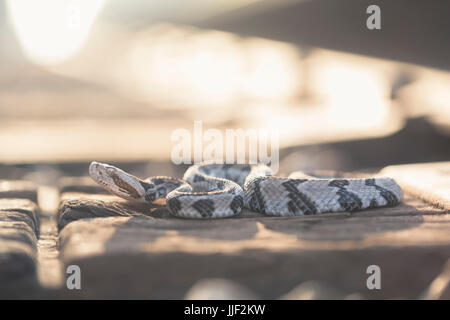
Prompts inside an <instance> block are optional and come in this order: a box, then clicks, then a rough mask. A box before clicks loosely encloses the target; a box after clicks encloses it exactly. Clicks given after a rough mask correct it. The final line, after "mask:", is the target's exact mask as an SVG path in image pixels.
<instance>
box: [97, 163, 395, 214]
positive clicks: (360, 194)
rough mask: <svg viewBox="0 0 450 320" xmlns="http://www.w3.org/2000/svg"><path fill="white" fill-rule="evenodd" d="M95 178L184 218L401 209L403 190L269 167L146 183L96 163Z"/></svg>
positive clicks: (196, 170)
mask: <svg viewBox="0 0 450 320" xmlns="http://www.w3.org/2000/svg"><path fill="white" fill-rule="evenodd" d="M89 174H90V176H91V177H92V179H94V180H95V181H96V182H97V183H98V184H100V185H101V186H102V187H103V188H105V189H107V190H108V191H110V192H111V193H113V194H116V195H118V196H119V197H122V198H125V199H128V200H132V201H139V202H148V203H153V202H154V201H155V200H157V199H160V198H165V199H166V205H167V207H168V209H169V211H170V212H171V213H172V214H173V215H174V216H177V217H182V218H223V217H231V216H235V215H238V214H239V213H240V212H241V210H242V208H244V207H245V208H248V209H250V210H253V211H257V212H260V213H263V214H266V215H270V216H298V215H310V214H319V213H326V212H338V211H357V210H362V209H367V208H377V207H385V206H395V205H397V204H398V203H399V202H400V201H401V199H402V190H401V189H400V187H399V186H398V184H397V183H396V182H395V181H394V180H393V179H392V178H366V179H341V178H326V179H324V178H315V177H311V176H307V175H305V174H303V173H300V172H295V173H293V174H291V175H290V176H289V177H288V178H282V177H275V176H272V172H271V170H270V168H268V167H267V166H265V165H262V164H259V165H244V164H235V165H229V164H214V163H200V164H196V165H193V166H191V167H189V169H188V170H187V171H186V172H185V174H184V177H183V180H180V179H175V178H171V177H165V176H156V177H150V178H147V179H145V180H142V179H140V178H137V177H135V176H133V175H131V174H128V173H126V172H125V171H123V170H121V169H119V168H116V167H113V166H111V165H108V164H103V163H98V162H92V163H91V165H90V166H89Z"/></svg>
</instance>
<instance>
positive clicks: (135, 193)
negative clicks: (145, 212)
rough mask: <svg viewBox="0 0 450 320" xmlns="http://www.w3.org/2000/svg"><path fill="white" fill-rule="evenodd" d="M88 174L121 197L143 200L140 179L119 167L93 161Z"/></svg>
mask: <svg viewBox="0 0 450 320" xmlns="http://www.w3.org/2000/svg"><path fill="white" fill-rule="evenodd" d="M89 174H90V176H91V178H92V179H93V180H94V181H95V182H97V183H98V184H99V185H101V186H102V187H103V188H105V189H106V190H108V191H109V192H111V193H113V194H115V195H117V196H119V197H121V198H124V199H127V200H133V201H139V202H143V201H145V200H144V195H145V189H144V187H143V185H142V184H141V180H140V179H139V178H136V177H135V176H132V175H130V174H128V173H126V172H124V171H122V170H120V169H119V168H116V167H114V166H111V165H109V164H106V163H99V162H95V161H94V162H92V163H91V164H90V166H89Z"/></svg>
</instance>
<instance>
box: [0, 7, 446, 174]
mask: <svg viewBox="0 0 450 320" xmlns="http://www.w3.org/2000/svg"><path fill="white" fill-rule="evenodd" d="M371 4H377V5H379V6H380V8H381V27H382V28H381V30H368V29H367V27H366V19H367V18H368V17H369V15H368V14H367V13H366V8H367V7H368V6H369V5H371ZM449 13H450V3H449V2H448V1H433V4H431V3H427V1H416V0H410V1H406V0H397V1H365V0H362V1H359V0H343V1H332V0H309V1H308V0H299V1H295V0H281V1H280V0H228V1H206V0H183V1H181V0H165V1H159V0H154V1H144V0H130V1H108V0H40V1H27V0H6V1H0V162H1V163H10V164H11V163H12V164H24V165H25V164H31V163H33V164H36V163H38V164H45V163H76V162H79V163H85V162H87V161H91V160H94V159H95V160H99V161H108V162H129V161H151V160H153V161H159V162H162V163H163V162H167V161H169V160H170V152H171V149H172V147H173V146H174V142H172V141H171V134H172V132H173V131H174V130H175V129H178V128H186V129H188V130H191V131H192V130H193V123H194V120H202V121H203V126H204V130H206V129H207V128H218V129H220V130H223V132H225V129H228V128H231V129H232V128H242V129H248V128H253V129H258V128H270V129H275V130H278V132H279V137H280V147H281V151H280V152H281V153H280V156H281V159H280V160H281V165H280V168H281V170H282V171H283V172H289V171H292V170H296V169H311V168H312V169H316V168H320V169H336V170H357V169H364V168H378V167H382V166H385V165H389V164H398V163H413V162H428V161H443V160H450V90H449V89H450V41H449V33H450V19H448V15H449ZM8 170H9V169H8Z"/></svg>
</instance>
